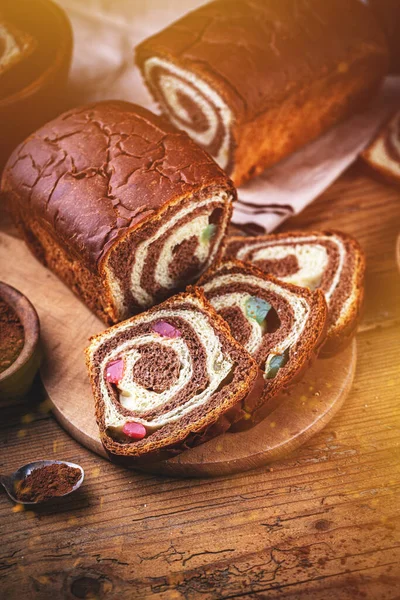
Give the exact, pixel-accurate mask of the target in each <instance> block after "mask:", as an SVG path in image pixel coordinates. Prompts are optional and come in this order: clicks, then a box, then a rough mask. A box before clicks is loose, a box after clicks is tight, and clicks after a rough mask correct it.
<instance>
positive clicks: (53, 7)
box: [0, 0, 73, 108]
mask: <svg viewBox="0 0 400 600" xmlns="http://www.w3.org/2000/svg"><path fill="white" fill-rule="evenodd" d="M36 2H37V3H38V4H42V5H45V6H46V8H48V9H50V11H52V12H53V14H54V16H55V23H57V22H58V23H57V25H58V29H60V31H61V32H64V33H66V34H67V35H62V36H60V43H59V45H58V46H57V50H56V53H55V57H54V60H52V61H51V63H50V64H49V66H48V67H47V68H46V69H45V70H44V71H42V73H41V74H40V75H39V76H38V77H37V78H36V79H35V80H34V81H31V83H29V84H28V85H26V86H25V87H23V88H21V89H20V90H17V91H16V92H14V93H12V94H11V95H9V96H6V97H5V98H2V99H0V108H4V107H7V106H9V105H10V104H13V103H15V102H19V101H22V100H25V99H26V98H29V97H30V96H33V95H34V94H35V93H36V92H37V91H38V90H40V89H41V88H42V87H43V84H45V83H46V81H47V80H49V79H51V77H52V76H53V75H54V74H56V73H57V71H58V70H59V68H60V67H61V66H62V63H63V61H64V59H65V57H66V56H68V54H69V53H70V54H71V57H72V46H73V35H72V26H71V22H70V20H69V18H68V16H67V14H66V12H65V11H64V9H63V8H61V6H59V5H58V4H56V3H55V2H53V1H52V0H36ZM69 60H71V58H70V59H69Z"/></svg>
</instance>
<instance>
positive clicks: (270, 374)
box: [266, 348, 289, 379]
mask: <svg viewBox="0 0 400 600" xmlns="http://www.w3.org/2000/svg"><path fill="white" fill-rule="evenodd" d="M288 360H289V348H286V350H285V352H284V353H283V354H278V355H277V356H274V357H273V358H271V361H270V363H269V366H268V371H267V373H266V378H267V379H274V378H275V377H276V375H277V373H278V371H279V369H280V368H281V367H284V366H285V365H286V363H287V361H288Z"/></svg>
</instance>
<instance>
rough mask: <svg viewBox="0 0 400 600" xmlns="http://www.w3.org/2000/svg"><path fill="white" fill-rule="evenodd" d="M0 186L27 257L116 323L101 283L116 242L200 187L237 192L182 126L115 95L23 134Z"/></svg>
mask: <svg viewBox="0 0 400 600" xmlns="http://www.w3.org/2000/svg"><path fill="white" fill-rule="evenodd" d="M1 189H2V194H3V196H4V197H5V199H6V202H7V205H8V207H9V210H10V212H11V214H12V216H13V218H14V221H15V222H16V224H17V226H19V228H20V230H21V232H22V233H23V235H24V238H25V240H26V241H27V243H28V245H29V246H30V248H31V249H32V250H33V252H34V253H35V254H36V256H37V257H38V258H39V259H40V260H42V262H44V263H45V264H47V265H48V266H49V267H50V268H52V269H53V270H54V271H55V272H56V273H57V274H58V275H59V276H60V277H61V279H63V280H64V281H65V282H66V283H67V284H68V285H70V287H72V288H73V289H74V291H75V292H76V293H78V294H79V295H80V296H82V297H83V299H84V300H85V301H86V302H87V304H88V305H89V306H90V308H91V309H92V310H94V311H95V312H96V314H98V315H99V316H100V317H101V318H102V319H103V320H105V321H106V322H108V323H113V322H116V321H118V320H120V315H118V311H117V310H116V308H115V306H114V304H113V299H112V294H111V290H110V287H109V285H108V281H107V277H108V273H107V261H108V256H109V254H110V252H111V251H112V250H113V249H114V248H115V247H116V244H117V243H119V242H121V241H122V240H124V239H125V238H127V236H129V235H130V234H131V233H132V232H133V231H134V230H136V229H138V228H140V227H142V226H143V225H144V224H147V223H149V222H151V220H154V222H155V223H156V224H157V223H159V222H161V220H162V216H163V214H164V213H165V211H166V210H167V209H168V208H170V207H174V206H176V205H178V204H179V203H185V202H186V203H187V204H188V205H189V206H190V203H191V202H192V203H193V205H194V206H195V205H196V204H195V203H196V202H197V200H196V197H195V199H194V200H193V199H192V197H193V196H196V194H197V197H200V196H201V194H202V193H204V192H205V191H206V190H209V191H210V193H211V192H213V191H214V190H216V191H221V190H222V191H223V192H226V193H227V194H228V195H229V198H230V199H235V197H236V192H235V190H234V188H233V185H232V183H231V182H230V180H229V179H228V178H227V176H226V175H225V174H224V173H223V171H222V170H221V169H220V168H219V167H218V165H217V164H216V163H215V162H214V161H213V160H212V159H211V158H210V157H209V156H208V155H207V154H206V153H205V152H204V151H203V150H201V149H200V148H199V147H198V146H196V144H194V142H192V140H190V138H189V137H188V136H187V134H186V133H184V132H181V131H178V130H177V129H175V128H174V127H173V126H171V125H170V124H168V123H167V122H165V121H164V120H163V119H161V118H160V117H158V116H156V115H153V114H152V113H150V112H149V111H147V110H146V109H144V108H142V107H139V106H136V105H133V104H130V103H127V102H120V101H108V102H102V103H98V104H92V105H88V106H85V107H81V108H76V109H73V110H70V111H69V112H67V113H65V114H63V115H61V116H60V117H58V118H57V119H55V120H54V121H52V122H50V123H48V124H47V125H45V126H44V127H42V128H41V129H39V130H38V131H37V132H35V133H34V134H32V135H31V136H30V137H29V138H28V139H27V140H26V141H25V142H23V143H22V144H21V145H20V146H19V147H18V148H17V149H16V150H15V151H14V153H13V154H12V155H11V157H10V159H9V161H8V163H7V165H6V167H5V170H4V173H3V177H2V186H1ZM230 205H231V202H230V201H229V202H226V213H227V215H226V220H227V219H228V217H229V216H230V212H231V206H230ZM56 255H57V258H55V256H56ZM86 285H87V286H88V287H90V288H91V289H93V290H96V296H97V297H94V298H93V294H92V293H91V292H90V293H88V294H86V293H85V286H86Z"/></svg>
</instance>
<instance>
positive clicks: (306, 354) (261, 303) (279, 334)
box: [198, 260, 327, 410]
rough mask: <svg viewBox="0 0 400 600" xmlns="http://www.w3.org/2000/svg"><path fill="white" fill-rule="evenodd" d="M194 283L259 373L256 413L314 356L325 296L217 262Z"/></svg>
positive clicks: (322, 330) (252, 269)
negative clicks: (261, 385) (261, 375)
mask: <svg viewBox="0 0 400 600" xmlns="http://www.w3.org/2000/svg"><path fill="white" fill-rule="evenodd" d="M198 285H200V286H202V287H203V289H204V293H205V295H206V297H207V299H208V300H209V302H210V303H211V304H212V306H213V307H214V308H215V310H216V311H217V312H218V314H219V315H220V316H221V317H222V318H223V319H224V320H225V321H226V322H227V323H228V325H229V327H230V330H231V333H232V335H233V337H234V338H235V339H236V340H237V341H238V342H240V343H241V344H242V345H243V346H244V348H245V349H246V350H247V351H248V352H249V353H250V354H251V355H252V356H253V357H254V358H255V360H256V361H257V364H258V365H259V367H260V368H261V369H262V371H263V373H264V389H263V393H262V396H261V398H260V401H259V403H258V405H257V406H256V410H258V409H259V408H260V407H261V406H263V405H265V404H266V403H267V402H268V401H269V400H270V399H271V398H273V397H274V396H276V395H277V394H278V392H280V391H281V390H282V389H283V388H285V387H287V386H288V385H289V384H291V383H293V382H294V381H297V380H298V378H299V377H300V375H301V374H302V373H303V372H304V371H305V369H306V368H307V367H308V365H309V363H310V361H311V360H312V359H313V357H314V356H315V355H316V354H317V351H318V349H319V347H320V345H321V343H322V342H323V340H324V339H325V332H326V318H327V308H326V302H325V299H324V295H323V293H322V292H321V291H320V290H316V291H315V292H312V291H310V290H307V289H305V288H302V287H297V286H295V285H291V284H289V283H284V282H282V281H279V280H278V279H276V278H275V277H271V276H269V275H265V274H264V273H262V272H261V271H260V270H259V269H256V268H255V267H253V266H252V265H250V264H249V263H243V262H240V261H237V260H231V261H222V262H220V263H219V264H218V265H217V266H216V267H215V268H213V269H211V270H209V271H207V272H206V273H205V274H204V275H203V277H202V278H201V279H200V281H199V284H198Z"/></svg>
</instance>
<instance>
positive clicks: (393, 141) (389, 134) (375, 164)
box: [362, 110, 400, 184]
mask: <svg viewBox="0 0 400 600" xmlns="http://www.w3.org/2000/svg"><path fill="white" fill-rule="evenodd" d="M362 157H363V159H364V160H365V161H366V162H367V163H368V164H369V165H370V166H371V167H372V168H373V169H375V170H376V171H378V172H379V173H381V175H383V176H384V177H386V178H387V179H390V180H391V181H393V182H394V183H397V184H400V110H399V111H398V112H396V113H395V114H394V115H393V116H392V117H391V118H390V120H389V121H388V122H387V123H386V124H385V125H384V126H383V127H382V129H381V130H380V131H379V133H378V135H377V136H376V137H375V139H374V140H373V141H372V142H371V144H370V145H369V146H368V148H366V149H365V150H364V152H363V153H362Z"/></svg>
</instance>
